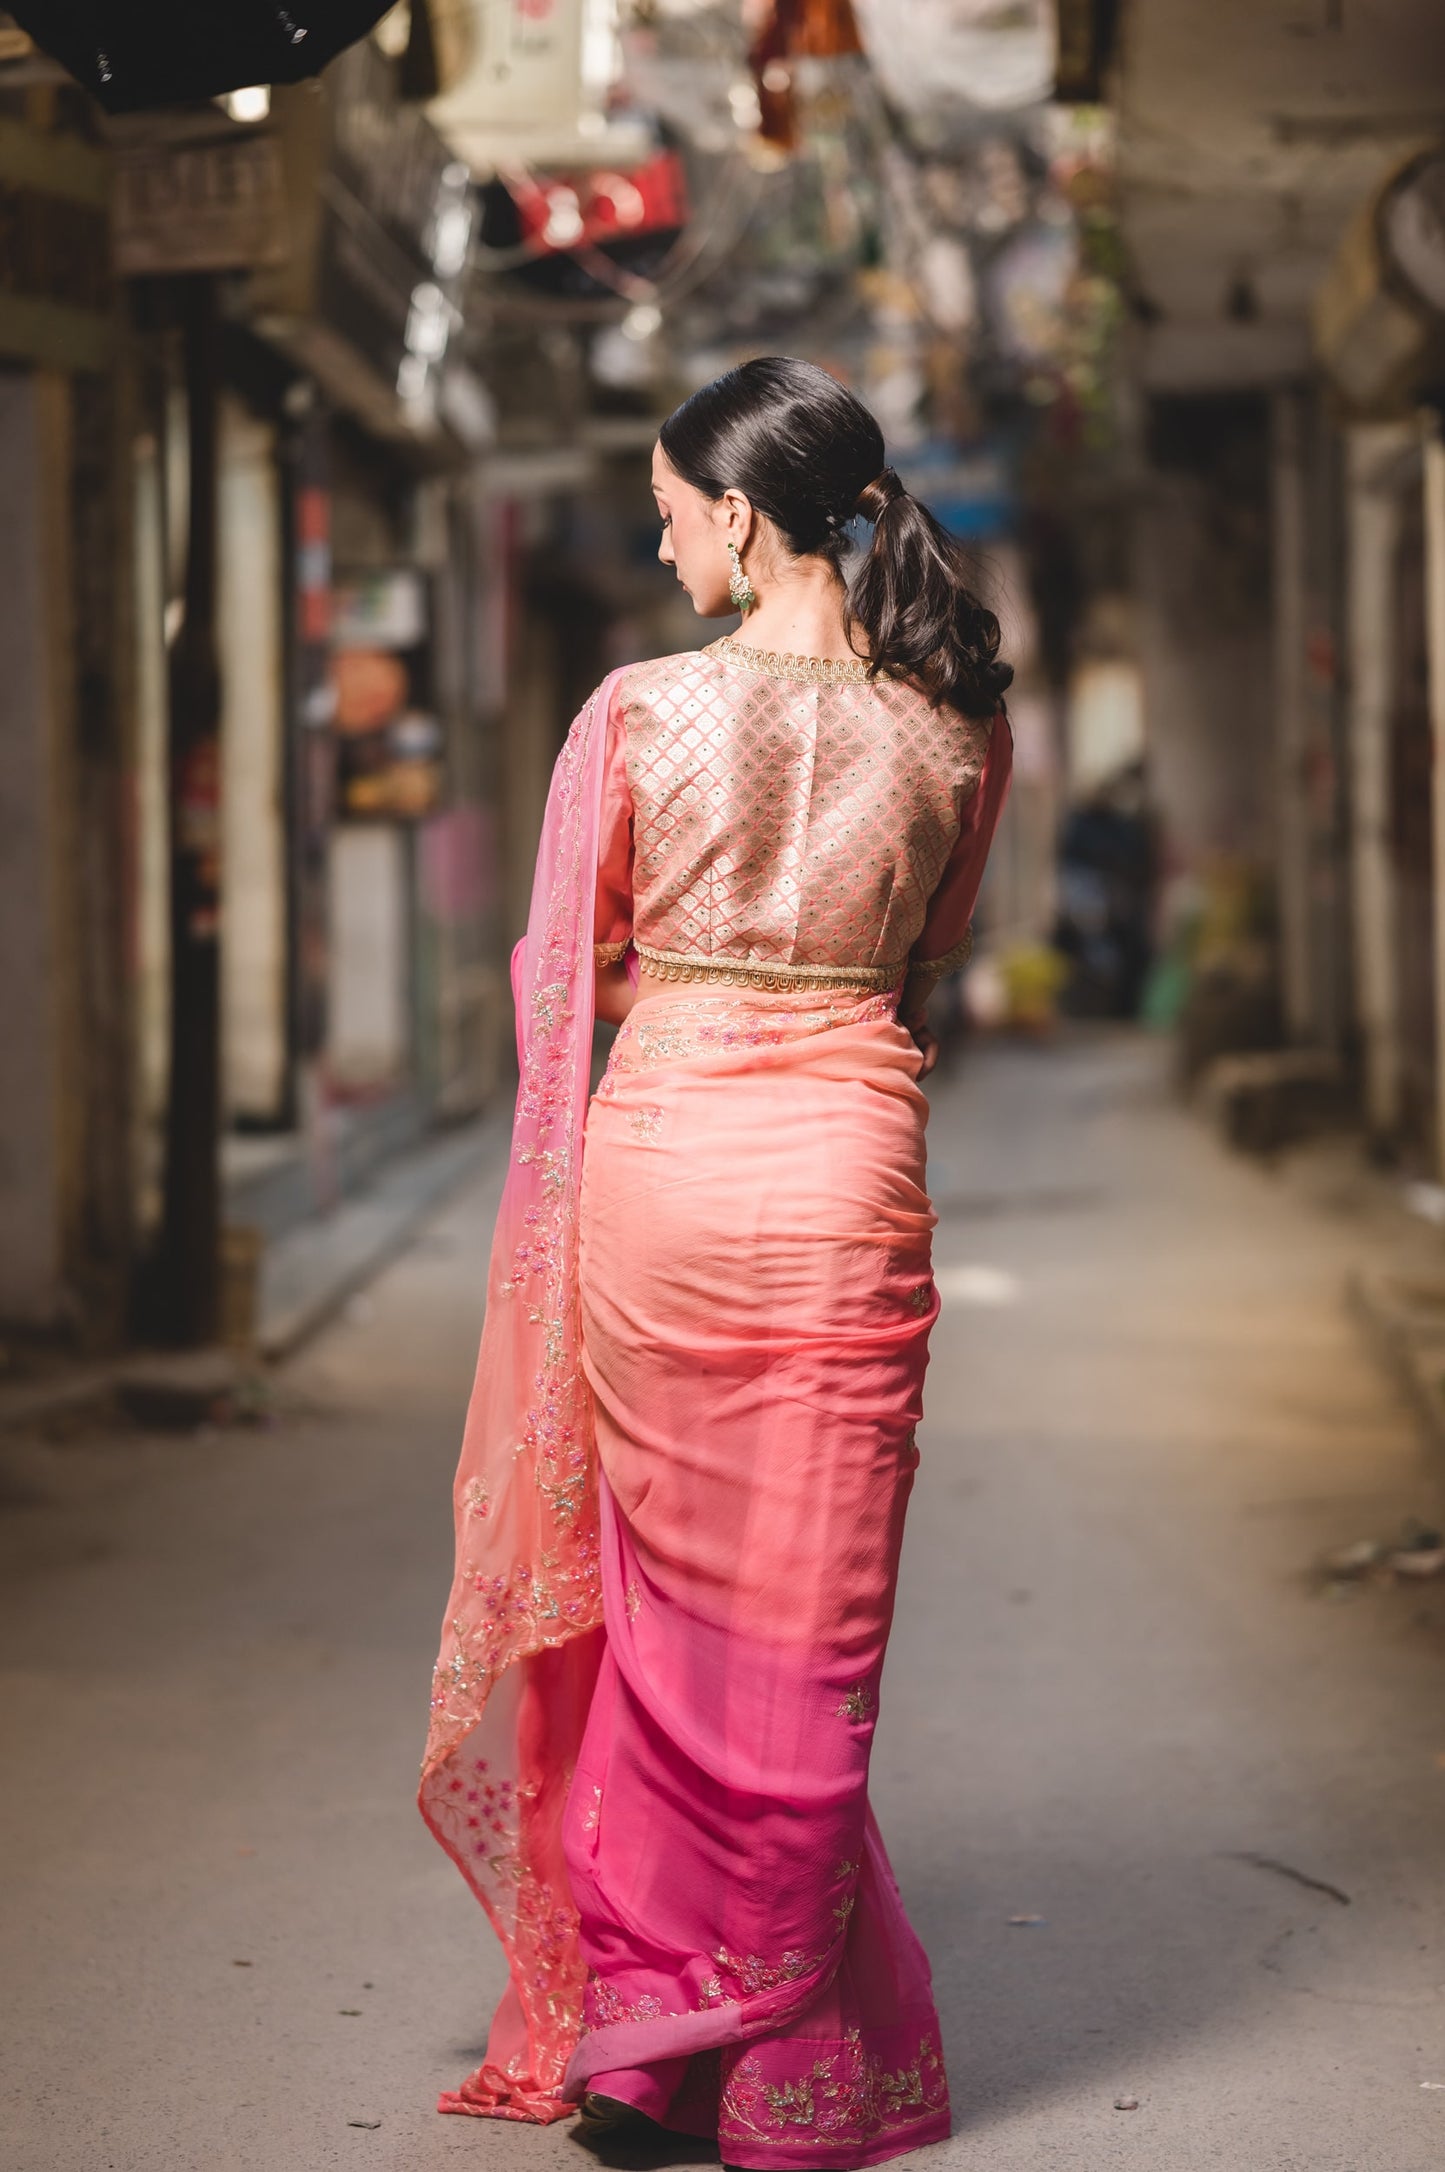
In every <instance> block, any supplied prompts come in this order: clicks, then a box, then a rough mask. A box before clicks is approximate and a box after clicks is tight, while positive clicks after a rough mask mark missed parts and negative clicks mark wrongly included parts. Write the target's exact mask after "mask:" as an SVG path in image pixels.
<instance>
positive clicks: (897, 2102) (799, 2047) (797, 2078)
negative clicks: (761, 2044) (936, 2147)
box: [719, 2027, 948, 2156]
mask: <svg viewBox="0 0 1445 2172" xmlns="http://www.w3.org/2000/svg"><path fill="white" fill-rule="evenodd" d="M789 2058H791V2059H792V2060H794V2061H796V2063H797V2070H796V2071H795V2072H793V2073H792V2074H789V2073H788V2072H787V2071H786V2065H787V2061H788V2059H789ZM804 2062H806V2063H804ZM947 2111H948V2082H947V2078H946V2077H945V2074H944V2071H943V2051H942V2047H941V2045H940V2043H939V2040H938V2037H937V2035H936V2033H935V2032H934V2030H933V2029H932V2028H931V2027H930V2028H929V2029H927V2030H926V2031H925V2032H924V2033H923V2035H922V2036H921V2037H920V2039H919V2042H918V2049H917V2052H916V2053H915V2055H914V2056H913V2057H912V2058H911V2059H909V2060H908V2061H907V2062H906V2063H905V2064H903V2065H901V2066H898V2067H892V2066H890V2065H889V2064H888V2062H887V2061H886V2060H885V2059H883V2058H882V2057H880V2056H878V2055H877V2054H875V2053H872V2052H870V2051H868V2050H867V2049H866V2048H865V2046H864V2043H863V2040H862V2037H861V2035H860V2033H859V2032H858V2031H857V2030H856V2029H851V2030H850V2031H849V2032H848V2034H847V2035H846V2036H845V2037H844V2038H843V2040H842V2041H841V2042H840V2043H831V2044H821V2043H817V2044H815V2043H809V2042H807V2041H803V2040H799V2039H796V2038H795V2039H792V2040H789V2041H787V2042H784V2043H773V2044H770V2045H769V2046H768V2047H767V2048H766V2054H764V2053H763V2052H761V2051H750V2052H747V2053H745V2054H744V2056H743V2057H742V2058H740V2059H739V2060H737V2061H736V2063H735V2064H734V2065H733V2068H732V2071H731V2073H730V2074H729V2075H728V2079H727V2083H726V2086H725V2088H724V2090H723V2095H722V2104H721V2107H720V2115H719V2128H720V2132H721V2136H722V2138H724V2139H725V2141H726V2143H727V2148H725V2149H724V2155H725V2156H726V2155H727V2154H728V2149H731V2148H734V2147H736V2144H737V2142H738V2141H739V2140H741V2139H750V2140H753V2141H757V2142H770V2143H779V2142H783V2143H786V2144H787V2145H788V2146H789V2148H793V2149H796V2148H799V2147H804V2148H806V2147H808V2146H814V2147H817V2148H820V2149H823V2148H837V2147H839V2146H840V2145H846V2146H856V2147H859V2148H866V2147H868V2146H869V2145H870V2144H872V2143H873V2142H874V2141H876V2140H877V2139H879V2138H880V2137H883V2136H887V2137H889V2138H890V2139H893V2138H895V2137H898V2136H901V2135H905V2134H906V2133H907V2131H908V2129H909V2128H910V2127H915V2126H924V2125H931V2124H933V2123H934V2122H936V2121H937V2120H938V2119H939V2117H940V2116H945V2117H946V2115H947Z"/></svg>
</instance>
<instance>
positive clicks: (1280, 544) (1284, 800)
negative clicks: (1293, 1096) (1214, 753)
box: [1270, 392, 1315, 1041]
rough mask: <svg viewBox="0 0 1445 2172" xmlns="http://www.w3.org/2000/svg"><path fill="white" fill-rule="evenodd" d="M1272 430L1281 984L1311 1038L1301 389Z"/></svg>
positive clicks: (1293, 1034) (1290, 1021)
mask: <svg viewBox="0 0 1445 2172" xmlns="http://www.w3.org/2000/svg"><path fill="white" fill-rule="evenodd" d="M1270 434H1271V444H1270V500H1271V538H1272V558H1273V579H1272V590H1273V596H1272V600H1273V617H1274V717H1275V781H1276V792H1277V801H1278V804H1277V815H1276V829H1275V835H1276V870H1277V880H1278V895H1279V946H1280V989H1281V995H1282V998H1283V1009H1284V1021H1285V1027H1286V1030H1287V1032H1288V1035H1289V1038H1290V1039H1291V1040H1292V1041H1307V1040H1308V1039H1309V1038H1310V1037H1311V1034H1312V1032H1313V1029H1314V1025H1315V1018H1314V1000H1313V988H1312V972H1311V959H1310V837H1309V810H1308V804H1307V800H1306V789H1307V777H1306V756H1307V751H1308V746H1307V742H1308V710H1307V688H1306V683H1305V618H1306V593H1307V590H1306V557H1305V553H1306V533H1305V520H1306V508H1305V415H1304V400H1303V396H1302V395H1301V394H1300V393H1298V392H1279V393H1276V394H1275V397H1274V400H1273V403H1272V408H1271V433H1270Z"/></svg>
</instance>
